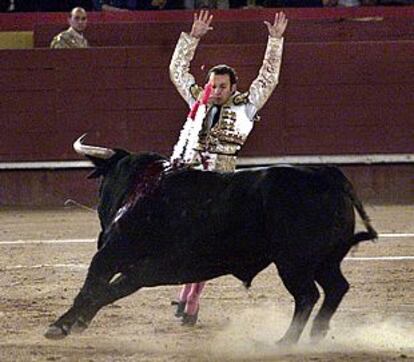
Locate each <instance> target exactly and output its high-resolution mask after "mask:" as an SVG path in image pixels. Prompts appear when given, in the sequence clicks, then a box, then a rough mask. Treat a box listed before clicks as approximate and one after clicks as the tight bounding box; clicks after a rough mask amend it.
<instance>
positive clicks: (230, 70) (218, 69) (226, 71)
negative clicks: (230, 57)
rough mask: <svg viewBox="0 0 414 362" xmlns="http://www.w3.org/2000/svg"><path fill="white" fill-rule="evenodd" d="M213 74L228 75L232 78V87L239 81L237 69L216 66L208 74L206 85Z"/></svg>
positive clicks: (227, 66) (223, 65)
mask: <svg viewBox="0 0 414 362" xmlns="http://www.w3.org/2000/svg"><path fill="white" fill-rule="evenodd" d="M211 74H217V75H224V74H228V76H229V77H230V84H231V85H233V84H236V83H237V80H238V77H237V73H236V71H235V69H234V68H232V67H230V66H229V65H227V64H219V65H216V66H214V67H213V68H210V70H209V71H208V73H207V79H206V83H207V82H208V81H209V79H210V75H211Z"/></svg>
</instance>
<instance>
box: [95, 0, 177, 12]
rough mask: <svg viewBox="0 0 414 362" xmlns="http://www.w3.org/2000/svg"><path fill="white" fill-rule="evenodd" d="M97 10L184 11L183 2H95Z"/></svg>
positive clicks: (116, 0) (107, 0)
mask: <svg viewBox="0 0 414 362" xmlns="http://www.w3.org/2000/svg"><path fill="white" fill-rule="evenodd" d="M94 5H95V9H96V10H103V11H127V10H171V9H182V8H183V4H182V0H178V1H177V0H176V1H172V0H94Z"/></svg>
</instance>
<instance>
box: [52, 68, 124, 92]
mask: <svg viewBox="0 0 414 362" xmlns="http://www.w3.org/2000/svg"><path fill="white" fill-rule="evenodd" d="M125 70H126V68H123V67H111V68H109V67H96V68H94V69H93V70H92V69H89V68H84V67H78V68H69V69H56V70H55V78H56V88H57V89H61V90H79V89H81V90H90V91H93V90H97V89H99V90H113V89H118V90H122V89H125V88H126V76H127V74H126V73H125Z"/></svg>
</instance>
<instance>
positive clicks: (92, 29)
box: [35, 18, 413, 47]
mask: <svg viewBox="0 0 414 362" xmlns="http://www.w3.org/2000/svg"><path fill="white" fill-rule="evenodd" d="M268 20H270V19H268ZM367 20H368V19H367ZM190 29H191V22H186V23H182V22H178V21H177V22H168V23H141V22H130V23H125V22H120V23H103V24H93V25H90V26H89V27H88V29H87V30H86V32H85V34H86V38H87V39H88V40H89V42H90V44H91V45H93V46H137V45H156V44H159V45H167V46H174V44H175V43H176V41H177V39H178V37H179V34H180V33H181V32H182V31H186V32H189V31H190ZM61 30H63V27H62V25H58V24H38V25H36V27H35V46H36V47H47V46H49V43H50V41H51V39H52V38H53V36H54V35H55V34H57V33H59V32H60V31H61ZM223 34H226V36H223ZM266 36H267V30H266V27H265V26H264V25H263V21H262V20H260V21H250V22H248V23H246V22H245V21H237V20H234V21H215V23H214V31H212V32H210V33H209V34H208V35H207V36H206V37H205V38H203V44H226V45H227V44H249V43H250V44H257V43H262V42H264V41H265V40H266ZM286 38H287V39H289V42H292V43H297V42H331V41H341V42H347V41H356V40H357V41H364V40H377V41H384V40H407V39H413V35H412V20H411V19H400V18H398V19H380V18H376V19H371V21H356V20H344V19H337V20H330V19H320V20H296V19H290V20H289V27H288V29H287V31H286Z"/></svg>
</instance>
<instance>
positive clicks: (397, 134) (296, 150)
mask: <svg viewBox="0 0 414 362" xmlns="http://www.w3.org/2000/svg"><path fill="white" fill-rule="evenodd" d="M284 139H285V147H286V150H285V154H287V155H289V154H355V153H412V152H413V151H414V147H413V146H412V141H410V140H409V139H408V137H407V135H406V133H405V131H404V130H400V131H398V130H396V129H395V128H393V132H390V131H389V130H388V129H386V128H385V127H383V128H382V129H380V130H378V127H376V126H373V127H370V126H367V125H361V126H359V127H346V126H341V125H340V124H333V125H332V126H330V127H324V128H321V127H315V128H311V127H309V126H307V127H292V128H289V127H288V128H287V129H286V130H285V134H284ZM411 139H412V138H411Z"/></svg>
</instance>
